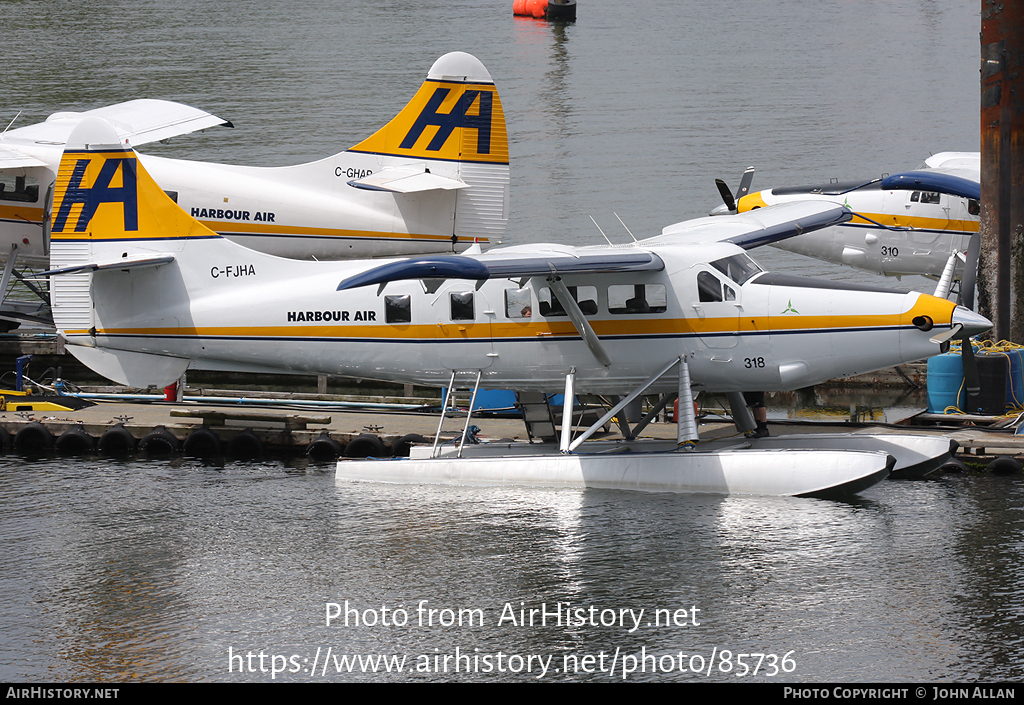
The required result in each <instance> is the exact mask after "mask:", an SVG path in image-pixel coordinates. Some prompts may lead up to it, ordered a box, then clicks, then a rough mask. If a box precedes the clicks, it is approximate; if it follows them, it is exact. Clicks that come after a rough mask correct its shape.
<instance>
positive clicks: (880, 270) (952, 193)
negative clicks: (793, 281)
mask: <svg viewBox="0 0 1024 705" xmlns="http://www.w3.org/2000/svg"><path fill="white" fill-rule="evenodd" d="M752 178H753V167H749V168H748V169H747V171H746V172H745V173H744V175H743V179H742V180H741V183H740V189H739V191H738V192H737V194H736V196H733V195H732V194H731V193H730V192H729V188H728V187H727V186H726V185H725V184H724V182H722V181H721V179H717V180H716V183H717V185H718V189H719V192H720V193H721V194H722V198H723V201H724V203H723V205H720V206H718V207H717V208H716V209H715V210H713V211H712V215H718V214H725V213H736V212H739V213H745V212H748V211H751V210H755V209H757V208H762V207H764V206H768V205H776V204H780V203H790V202H793V201H807V200H811V201H824V202H830V203H838V204H842V205H844V206H846V207H847V208H849V209H850V210H851V211H853V213H854V217H853V219H852V220H850V221H849V222H846V223H842V224H840V225H835V226H831V227H828V228H823V229H821V230H818V231H815V232H814V233H809V234H806V235H803V236H801V237H797V238H791V239H788V240H785V241H782V242H778V243H774V246H775V247H778V248H780V249H783V250H788V251H790V252H796V253H798V254H802V255H807V256H809V257H814V258H817V259H820V260H824V261H826V262H832V263H834V264H845V265H848V266H851V267H855V268H857V269H863V270H865V271H869V272H875V273H877V274H884V275H886V276H895V277H901V276H904V275H922V276H927V277H932V278H939V277H941V276H942V274H943V272H944V271H945V269H946V268H947V266H953V267H956V273H955V275H954V278H956V279H960V278H961V276H962V274H963V271H964V262H965V260H966V259H967V257H966V253H967V251H968V248H969V245H970V243H971V241H972V240H977V238H974V237H973V236H974V235H976V234H977V232H978V220H979V218H978V216H979V212H980V208H979V203H978V200H979V198H980V188H981V187H980V183H981V165H980V154H979V153H978V152H942V153H940V154H936V155H933V156H931V157H929V158H928V159H927V160H925V163H924V164H922V165H921V167H920V168H919V169H917V170H915V171H911V172H901V173H898V174H892V175H888V176H884V177H882V178H878V179H872V180H870V181H866V182H865V181H845V182H838V181H833V182H832V183H828V184H820V185H812V186H794V187H784V188H773V189H766V190H763V191H758V192H754V193H748V191H749V188H750V182H751V179H752ZM974 261H976V259H975V260H974ZM975 268H976V265H975Z"/></svg>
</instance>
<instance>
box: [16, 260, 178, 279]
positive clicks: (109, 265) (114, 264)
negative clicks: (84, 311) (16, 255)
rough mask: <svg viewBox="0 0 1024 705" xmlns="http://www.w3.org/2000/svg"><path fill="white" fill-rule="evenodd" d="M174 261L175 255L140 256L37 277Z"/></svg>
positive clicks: (59, 270)
mask: <svg viewBox="0 0 1024 705" xmlns="http://www.w3.org/2000/svg"><path fill="white" fill-rule="evenodd" d="M173 261H174V255H159V256H157V257H153V256H150V255H140V256H135V257H123V258H121V259H117V260H114V261H113V262H103V263H98V262H90V263H88V264H78V265H75V266H73V267H61V268H60V269H51V270H49V271H48V272H42V273H40V274H38V275H36V276H40V277H49V276H53V275H55V274H74V273H75V272H98V271H100V270H103V269H135V268H136V267H159V266H160V265H161V264H170V263H171V262H173Z"/></svg>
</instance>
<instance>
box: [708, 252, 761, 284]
mask: <svg viewBox="0 0 1024 705" xmlns="http://www.w3.org/2000/svg"><path fill="white" fill-rule="evenodd" d="M711 266H712V267H714V268H715V269H717V270H718V271H719V272H721V273H722V274H724V275H725V276H727V277H729V278H730V279H732V280H733V281H734V282H736V283H737V284H740V285H742V284H743V282H745V281H747V280H748V279H750V278H751V277H752V276H754V275H755V274H760V273H761V272H762V271H764V270H762V269H761V268H760V267H759V266H757V262H755V261H754V260H752V259H750V256H749V255H746V254H739V255H733V256H731V257H723V258H722V259H718V260H715V261H714V262H712V263H711Z"/></svg>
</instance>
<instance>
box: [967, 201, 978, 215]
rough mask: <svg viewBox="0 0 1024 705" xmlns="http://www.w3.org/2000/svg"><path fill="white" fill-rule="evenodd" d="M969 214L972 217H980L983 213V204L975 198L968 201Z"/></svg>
mask: <svg viewBox="0 0 1024 705" xmlns="http://www.w3.org/2000/svg"><path fill="white" fill-rule="evenodd" d="M967 212H968V213H970V214H971V215H978V214H979V213H981V204H980V203H978V202H977V201H976V200H974V199H973V198H969V199H967Z"/></svg>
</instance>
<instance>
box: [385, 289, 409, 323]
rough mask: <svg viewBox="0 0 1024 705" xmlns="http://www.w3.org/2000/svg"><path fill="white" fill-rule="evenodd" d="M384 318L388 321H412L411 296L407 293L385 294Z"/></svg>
mask: <svg viewBox="0 0 1024 705" xmlns="http://www.w3.org/2000/svg"><path fill="white" fill-rule="evenodd" d="M384 320H386V321H387V322H388V323H412V297H411V296H409V294H403V295H401V296H385V297H384Z"/></svg>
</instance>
